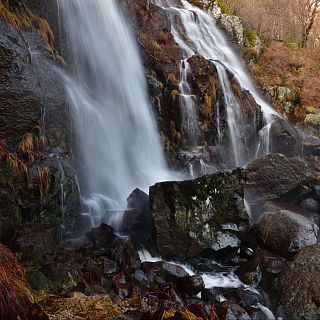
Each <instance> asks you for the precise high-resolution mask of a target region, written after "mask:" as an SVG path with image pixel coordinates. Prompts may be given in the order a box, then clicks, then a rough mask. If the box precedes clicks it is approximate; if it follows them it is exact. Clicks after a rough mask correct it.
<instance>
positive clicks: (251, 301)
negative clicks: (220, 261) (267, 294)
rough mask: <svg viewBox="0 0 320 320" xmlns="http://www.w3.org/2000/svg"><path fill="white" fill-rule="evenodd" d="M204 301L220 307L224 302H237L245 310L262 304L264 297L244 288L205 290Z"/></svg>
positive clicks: (203, 293)
mask: <svg viewBox="0 0 320 320" xmlns="http://www.w3.org/2000/svg"><path fill="white" fill-rule="evenodd" d="M201 295H202V299H204V301H206V302H212V303H214V304H216V305H220V304H221V303H223V302H224V301H235V302H236V303H238V304H239V305H240V306H242V307H243V308H251V307H255V306H257V304H258V303H262V302H263V301H262V297H261V296H260V294H259V293H254V292H252V291H250V290H246V289H243V288H219V287H215V288H212V289H205V290H204V291H203V292H202V294H201Z"/></svg>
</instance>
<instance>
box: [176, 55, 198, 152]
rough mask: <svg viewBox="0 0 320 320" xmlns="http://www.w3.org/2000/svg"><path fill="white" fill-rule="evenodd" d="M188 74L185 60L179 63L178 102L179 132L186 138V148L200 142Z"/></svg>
mask: <svg viewBox="0 0 320 320" xmlns="http://www.w3.org/2000/svg"><path fill="white" fill-rule="evenodd" d="M190 73H191V71H190V66H189V63H188V62H187V60H182V61H181V62H180V83H179V91H180V95H179V102H180V113H181V118H182V121H181V122H182V125H181V126H182V128H181V130H182V132H183V133H184V136H185V138H186V141H185V147H188V148H192V147H195V146H197V145H198V144H199V140H200V130H199V120H198V114H197V110H196V108H197V103H196V97H195V96H194V95H192V93H191V89H190V86H189V83H188V74H190Z"/></svg>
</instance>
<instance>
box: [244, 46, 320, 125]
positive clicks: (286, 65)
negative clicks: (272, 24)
mask: <svg viewBox="0 0 320 320" xmlns="http://www.w3.org/2000/svg"><path fill="white" fill-rule="evenodd" d="M319 61H320V50H319V49H314V50H310V49H309V50H305V49H299V48H292V47H290V46H288V45H286V44H285V43H283V42H279V41H272V42H271V43H270V44H268V45H267V46H266V47H265V49H264V52H263V53H262V55H261V57H260V58H259V60H258V63H256V64H251V65H249V68H250V70H251V72H252V74H253V75H254V77H255V78H256V79H257V80H258V82H259V83H260V84H261V85H262V86H264V87H266V86H282V87H287V88H289V89H291V90H292V91H293V93H295V97H294V98H293V100H294V104H295V105H296V106H297V108H296V109H297V110H295V113H296V115H295V117H296V119H293V120H296V121H299V120H303V118H304V114H305V113H306V112H307V109H308V108H310V107H313V108H320V91H319V88H318V85H317V83H318V81H319V79H320V63H319Z"/></svg>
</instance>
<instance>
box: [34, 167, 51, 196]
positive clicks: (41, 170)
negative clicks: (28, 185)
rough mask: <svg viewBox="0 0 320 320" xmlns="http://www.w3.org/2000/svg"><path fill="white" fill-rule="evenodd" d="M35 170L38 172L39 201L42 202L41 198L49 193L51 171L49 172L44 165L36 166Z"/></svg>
mask: <svg viewBox="0 0 320 320" xmlns="http://www.w3.org/2000/svg"><path fill="white" fill-rule="evenodd" d="M37 172H38V181H39V187H40V195H41V201H42V202H43V200H44V199H45V197H46V196H47V195H48V193H49V189H50V182H51V173H50V169H49V168H48V167H47V166H45V165H39V166H38V168H37Z"/></svg>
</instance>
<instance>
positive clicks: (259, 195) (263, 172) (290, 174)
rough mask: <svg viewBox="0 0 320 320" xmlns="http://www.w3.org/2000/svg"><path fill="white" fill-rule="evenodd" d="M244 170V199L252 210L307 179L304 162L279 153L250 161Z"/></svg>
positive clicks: (286, 193)
mask: <svg viewBox="0 0 320 320" xmlns="http://www.w3.org/2000/svg"><path fill="white" fill-rule="evenodd" d="M245 172H246V179H247V180H246V191H245V193H246V200H247V201H248V203H249V205H251V206H253V207H254V209H253V211H255V210H258V209H259V208H260V210H261V206H262V205H263V204H264V203H265V202H266V201H267V200H272V199H279V198H281V197H284V196H286V195H288V194H289V193H290V192H292V191H294V190H295V189H297V188H298V187H299V186H302V185H303V184H304V183H306V181H307V178H306V164H305V163H304V162H303V161H301V160H299V159H297V158H286V157H285V156H283V155H280V154H270V155H267V156H265V157H263V158H261V159H257V160H254V161H252V162H251V163H249V164H248V165H247V167H246V169H245ZM253 214H255V213H254V212H253Z"/></svg>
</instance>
